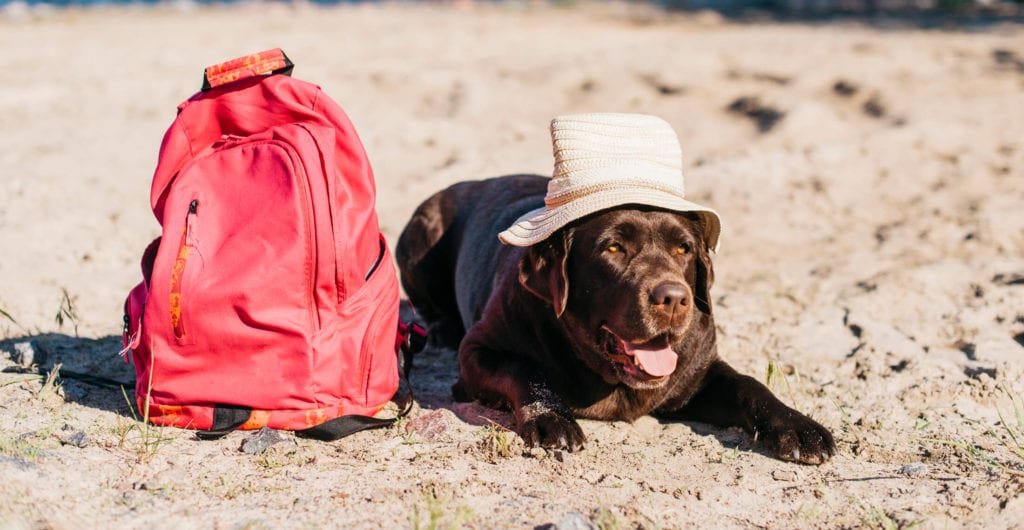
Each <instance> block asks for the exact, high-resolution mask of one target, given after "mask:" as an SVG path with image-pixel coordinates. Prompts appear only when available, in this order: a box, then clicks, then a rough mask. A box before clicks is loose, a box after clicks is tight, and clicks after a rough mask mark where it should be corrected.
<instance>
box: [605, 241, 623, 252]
mask: <svg viewBox="0 0 1024 530" xmlns="http://www.w3.org/2000/svg"><path fill="white" fill-rule="evenodd" d="M605 250H607V251H608V252H611V253H612V254H618V253H619V252H622V246H621V245H619V244H618V243H614V244H611V245H608V248H606V249H605Z"/></svg>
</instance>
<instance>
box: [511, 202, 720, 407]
mask: <svg viewBox="0 0 1024 530" xmlns="http://www.w3.org/2000/svg"><path fill="white" fill-rule="evenodd" d="M700 223H701V221H700V218H699V217H698V216H697V215H695V214H681V213H675V212H668V211H663V210H658V209H654V208H648V207H643V206H629V207H625V208H618V209H613V210H607V211H604V212H599V213H597V214H593V215H591V216H588V217H585V218H583V219H581V220H580V221H577V222H576V223H573V224H572V225H570V226H568V227H566V228H563V229H561V230H559V231H558V232H556V233H555V234H554V235H552V236H551V237H550V238H548V239H547V240H545V241H543V242H541V243H538V244H536V245H534V246H532V247H530V249H529V250H528V251H527V252H526V254H525V255H524V256H523V258H522V260H521V261H520V266H519V282H520V284H521V285H522V286H523V287H524V288H525V289H526V290H527V291H529V292H531V293H533V294H534V295H535V296H537V297H538V298H540V299H542V300H544V301H545V302H547V303H548V304H550V305H551V307H552V308H553V310H554V312H555V315H556V316H557V317H558V318H559V320H560V322H562V325H563V326H564V327H565V328H566V330H567V332H568V334H569V336H570V339H571V340H572V342H573V343H574V345H575V346H576V350H577V351H576V353H577V355H579V356H580V358H581V360H582V361H583V362H584V363H586V364H587V365H588V366H589V367H590V369H591V370H593V371H595V372H596V373H598V374H600V375H601V376H602V377H603V378H604V379H605V380H606V381H607V382H609V383H612V384H615V383H619V382H621V383H624V384H626V385H627V386H629V387H631V388H635V389H652V388H657V387H660V386H663V385H665V384H666V383H667V382H668V380H669V378H670V376H671V374H672V373H673V372H675V370H676V368H677V365H678V360H679V358H678V353H677V352H679V351H681V350H682V347H681V345H682V344H683V342H684V341H685V340H686V339H687V337H688V336H689V334H690V332H691V331H692V329H691V328H692V327H693V326H692V324H693V322H694V321H695V320H698V319H699V318H700V317H699V315H698V314H697V313H703V314H705V315H707V316H710V315H711V297H710V293H709V290H710V289H711V284H712V282H713V280H714V271H713V269H712V266H711V259H710V256H709V255H708V249H707V246H706V244H705V243H704V241H703V239H702V238H701V234H702V233H703V231H702V230H701V226H700ZM708 321H710V320H708Z"/></svg>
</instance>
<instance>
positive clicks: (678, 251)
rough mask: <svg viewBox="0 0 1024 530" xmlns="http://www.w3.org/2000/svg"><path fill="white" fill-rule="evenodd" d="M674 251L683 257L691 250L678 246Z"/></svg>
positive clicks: (684, 246)
mask: <svg viewBox="0 0 1024 530" xmlns="http://www.w3.org/2000/svg"><path fill="white" fill-rule="evenodd" d="M672 251H673V252H675V254H676V256H682V255H683V254H686V253H687V252H689V249H688V248H686V245H676V246H675V248H673V249H672Z"/></svg>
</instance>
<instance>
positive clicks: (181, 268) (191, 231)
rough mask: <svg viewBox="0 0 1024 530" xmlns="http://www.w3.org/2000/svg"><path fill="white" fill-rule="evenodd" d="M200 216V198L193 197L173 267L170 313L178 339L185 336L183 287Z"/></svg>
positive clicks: (172, 326)
mask: <svg viewBox="0 0 1024 530" xmlns="http://www.w3.org/2000/svg"><path fill="white" fill-rule="evenodd" d="M198 217H199V200H198V199H192V202H190V203H189V205H188V215H186V216H185V228H184V230H182V232H181V243H179V245H178V256H177V257H176V258H175V259H174V267H173V268H172V269H171V294H170V297H169V300H170V314H171V330H172V331H173V332H174V337H175V338H177V339H184V338H185V311H184V307H185V297H184V296H183V295H182V287H183V286H184V283H185V271H186V268H187V267H188V258H189V256H190V255H191V253H192V248H193V247H194V246H195V227H196V223H197V222H198Z"/></svg>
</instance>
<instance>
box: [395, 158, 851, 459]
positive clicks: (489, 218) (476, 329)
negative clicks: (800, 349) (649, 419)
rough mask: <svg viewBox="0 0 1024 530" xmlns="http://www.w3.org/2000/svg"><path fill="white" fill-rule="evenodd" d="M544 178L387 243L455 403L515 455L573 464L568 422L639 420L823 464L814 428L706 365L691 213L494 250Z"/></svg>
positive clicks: (447, 212)
mask: <svg viewBox="0 0 1024 530" xmlns="http://www.w3.org/2000/svg"><path fill="white" fill-rule="evenodd" d="M548 180H549V179H547V178H545V177H541V176H535V175H514V176H506V177H499V178H494V179H489V180H483V181H472V182H462V183H459V184H455V185H453V186H451V187H450V188H448V189H446V190H444V191H441V192H439V193H437V194H435V195H434V196H432V197H430V198H429V199H427V200H426V201H425V202H424V203H423V204H421V205H420V206H419V208H418V209H417V210H416V212H415V213H414V214H413V216H412V219H411V220H410V221H409V224H408V225H407V226H406V227H405V230H404V231H403V232H402V235H401V237H400V239H399V241H398V246H397V251H396V257H397V260H398V265H399V268H400V270H401V274H402V285H403V286H404V288H405V291H406V293H407V294H408V296H409V300H410V301H411V302H412V304H413V305H414V306H415V307H416V309H417V311H418V312H419V314H420V315H421V316H422V317H423V319H424V320H425V321H426V323H427V325H428V329H429V339H428V340H429V341H430V343H432V344H433V345H435V346H441V347H449V348H457V349H458V359H459V379H458V382H457V383H456V384H455V385H454V386H453V388H452V391H453V393H454V396H455V399H456V400H459V401H471V400H479V401H481V402H483V403H485V404H487V405H490V406H496V407H507V408H509V409H511V411H512V413H513V414H514V416H515V422H516V432H517V433H518V434H519V435H520V436H521V437H522V438H523V440H525V441H526V443H527V444H528V445H530V446H542V447H545V448H565V449H568V450H569V451H575V450H578V449H580V448H582V447H583V444H584V442H585V441H586V437H585V436H584V433H583V430H582V429H581V428H580V426H579V424H578V423H577V422H576V419H575V418H591V419H599V420H625V421H632V420H635V419H636V418H638V417H640V416H643V415H645V414H653V415H655V416H656V417H658V418H664V419H672V420H686V421H699V422H704V423H709V424H712V425H716V426H720V427H727V426H739V427H742V428H743V429H744V430H746V432H748V433H750V434H751V435H752V436H753V437H754V439H755V440H757V441H759V442H760V443H761V444H763V445H764V447H766V448H767V449H768V450H769V451H770V452H771V453H772V454H774V455H775V456H777V457H778V458H781V459H783V460H791V461H796V462H801V463H806V464H820V463H823V462H825V461H826V460H828V459H829V457H831V456H832V455H833V454H834V452H835V444H834V443H833V441H832V435H831V434H830V433H829V431H828V430H827V429H825V428H824V427H822V426H821V425H819V424H818V423H816V422H815V421H814V420H812V419H810V418H808V417H807V416H805V415H803V414H801V413H799V412H797V411H795V410H793V409H791V408H789V407H787V406H786V405H784V404H783V403H782V402H780V401H779V400H778V399H777V398H776V397H775V396H774V395H772V393H771V391H770V390H768V388H766V387H765V386H764V385H762V384H761V383H759V382H757V381H756V380H754V379H753V378H751V377H748V376H745V375H740V374H739V373H737V372H736V371H735V370H733V369H732V368H731V367H730V366H729V365H728V364H726V363H725V361H723V360H722V359H721V358H720V357H719V356H718V351H717V348H716V345H715V323H714V318H713V316H712V304H711V296H710V293H709V291H710V289H711V284H712V282H713V280H714V271H713V268H712V265H711V260H710V257H709V254H708V249H707V248H706V245H705V243H704V242H703V240H702V239H701V237H700V234H702V233H703V232H702V231H701V230H700V226H698V224H699V223H700V222H701V221H700V219H699V217H697V216H696V215H694V214H682V213H675V212H669V211H663V210H658V209H655V208H650V207H644V206H626V207H619V208H614V209H610V210H604V211H601V212H598V213H595V214H592V215H590V216H587V217H584V218H582V219H580V220H578V221H576V222H574V223H572V224H570V225H568V226H566V227H564V228H562V229H560V230H559V231H558V232H556V233H555V234H553V235H552V236H551V237H549V238H548V239H546V240H544V241H543V242H541V243H539V244H536V245H533V246H531V247H528V248H520V247H511V246H504V245H502V244H501V243H500V242H499V241H498V239H497V234H498V233H499V232H500V231H501V230H503V229H504V228H505V227H507V226H509V224H510V223H512V222H513V221H514V220H516V219H517V218H518V217H519V216H520V215H521V214H523V213H524V212H527V211H530V210H533V209H535V208H538V207H540V206H542V205H543V204H544V195H545V190H546V186H547V183H548Z"/></svg>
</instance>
